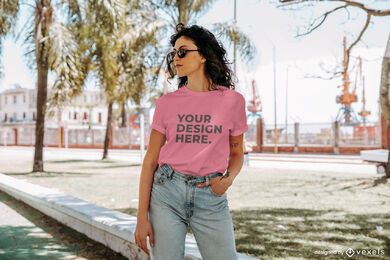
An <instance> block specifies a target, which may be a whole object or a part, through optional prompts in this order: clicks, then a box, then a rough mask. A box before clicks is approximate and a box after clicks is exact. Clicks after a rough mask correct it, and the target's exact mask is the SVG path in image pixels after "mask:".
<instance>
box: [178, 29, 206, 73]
mask: <svg viewBox="0 0 390 260" xmlns="http://www.w3.org/2000/svg"><path fill="white" fill-rule="evenodd" d="M173 48H174V51H178V50H180V49H183V50H197V49H198V47H197V46H196V45H195V43H194V42H193V41H192V40H191V39H189V38H186V37H184V36H182V37H180V38H178V39H177V40H176V42H175V46H174V47H173ZM205 61H206V59H205V58H203V57H202V56H201V55H200V53H199V52H198V51H189V52H186V54H185V56H184V57H183V58H180V57H179V55H178V54H177V53H176V54H175V56H174V58H173V63H174V65H175V67H176V71H177V75H178V76H179V77H185V76H187V77H188V76H189V75H190V74H193V73H197V72H199V71H200V70H203V66H202V65H203V64H204V63H205Z"/></svg>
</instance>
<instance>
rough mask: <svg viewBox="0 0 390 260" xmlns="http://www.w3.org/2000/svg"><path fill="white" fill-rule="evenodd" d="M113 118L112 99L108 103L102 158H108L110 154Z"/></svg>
mask: <svg viewBox="0 0 390 260" xmlns="http://www.w3.org/2000/svg"><path fill="white" fill-rule="evenodd" d="M111 118H112V101H111V102H110V103H109V104H108V109H107V126H106V137H105V138H104V151H103V157H102V160H104V159H107V156H108V146H109V145H110V141H111V132H112V125H111V121H112V120H111Z"/></svg>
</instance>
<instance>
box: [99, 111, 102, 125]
mask: <svg viewBox="0 0 390 260" xmlns="http://www.w3.org/2000/svg"><path fill="white" fill-rule="evenodd" d="M101 123H102V113H99V124H101Z"/></svg>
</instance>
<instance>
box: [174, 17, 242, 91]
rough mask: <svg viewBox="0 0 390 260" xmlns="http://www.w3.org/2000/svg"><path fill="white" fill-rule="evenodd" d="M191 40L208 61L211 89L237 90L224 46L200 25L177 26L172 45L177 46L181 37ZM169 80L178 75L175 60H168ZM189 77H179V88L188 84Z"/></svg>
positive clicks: (207, 70) (207, 74)
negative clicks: (217, 87) (221, 87)
mask: <svg viewBox="0 0 390 260" xmlns="http://www.w3.org/2000/svg"><path fill="white" fill-rule="evenodd" d="M182 36H184V37H186V38H189V39H191V40H192V41H193V42H194V43H195V45H196V46H197V47H198V49H199V53H200V54H201V55H202V56H203V57H204V58H205V59H206V66H205V73H206V77H207V78H208V79H209V80H210V81H211V89H209V90H214V89H216V85H221V86H224V87H226V88H230V89H235V84H234V82H233V79H232V77H233V72H232V71H231V69H230V68H229V66H228V65H229V62H228V60H227V57H226V50H225V48H224V47H223V45H222V44H221V43H220V42H219V41H218V40H217V39H216V38H215V36H214V34H212V33H211V32H210V31H209V30H207V29H205V28H204V27H201V26H198V25H192V26H190V27H186V26H184V24H182V23H179V24H178V25H177V26H176V33H175V34H173V35H172V36H171V39H170V43H171V45H172V46H175V43H176V41H177V39H179V38H180V37H182ZM166 62H167V72H168V74H169V77H168V79H173V78H174V77H175V75H176V70H175V69H174V66H173V59H170V58H169V55H168V56H167V58H166ZM187 81H188V79H187V77H179V85H178V88H181V87H182V86H184V85H186V84H187Z"/></svg>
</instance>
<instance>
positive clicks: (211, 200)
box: [149, 164, 237, 260]
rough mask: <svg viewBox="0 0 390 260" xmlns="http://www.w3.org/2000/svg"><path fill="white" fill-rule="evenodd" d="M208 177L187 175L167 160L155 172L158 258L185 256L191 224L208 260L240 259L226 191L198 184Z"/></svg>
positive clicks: (179, 259) (151, 214)
mask: <svg viewBox="0 0 390 260" xmlns="http://www.w3.org/2000/svg"><path fill="white" fill-rule="evenodd" d="M221 175H222V173H213V174H210V175H208V176H206V177H196V176H188V175H184V174H182V173H180V172H177V171H174V170H173V169H172V168H171V167H170V166H169V165H168V164H163V165H161V166H160V167H158V169H157V170H156V172H155V173H154V179H153V187H152V194H151V199H150V208H149V219H150V222H151V224H152V227H153V233H154V239H155V245H154V247H153V248H152V249H151V253H152V254H153V259H155V260H183V259H184V246H185V237H186V233H187V227H188V226H190V227H191V229H192V232H193V234H194V236H195V240H196V242H197V244H198V248H199V251H200V253H201V255H202V258H203V259H204V260H218V259H221V260H236V259H237V253H236V246H235V241H234V232H233V223H232V217H231V214H230V212H229V206H228V201H227V198H226V193H225V194H223V195H222V196H218V195H216V194H214V193H213V191H212V190H211V189H210V186H207V187H205V188H198V187H196V184H199V183H201V182H205V181H206V178H209V179H211V178H214V177H217V176H221Z"/></svg>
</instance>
